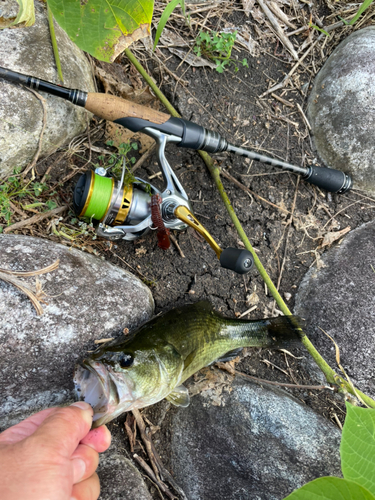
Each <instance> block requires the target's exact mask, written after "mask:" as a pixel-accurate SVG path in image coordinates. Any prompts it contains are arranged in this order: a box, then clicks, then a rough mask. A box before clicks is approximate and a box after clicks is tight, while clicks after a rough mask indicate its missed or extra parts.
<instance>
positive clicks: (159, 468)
mask: <svg viewBox="0 0 375 500" xmlns="http://www.w3.org/2000/svg"><path fill="white" fill-rule="evenodd" d="M132 413H133V416H134V418H135V420H136V422H137V426H138V429H139V431H140V433H141V437H142V440H143V442H144V444H145V446H146V450H147V453H148V456H149V459H150V462H151V465H152V469H153V473H154V476H155V480H156V481H157V484H158V485H159V487H160V488H161V485H164V483H163V482H162V479H163V480H164V479H167V481H168V482H169V483H170V485H171V486H172V487H173V488H174V489H175V490H176V491H177V492H178V493H179V494H180V496H181V498H182V499H183V500H187V498H186V495H185V493H184V491H183V490H182V488H181V487H180V486H179V485H178V484H177V483H176V481H175V480H174V478H173V477H172V476H171V474H170V473H169V472H168V471H167V469H166V468H165V467H164V465H163V464H162V462H161V460H160V458H159V456H158V453H157V451H156V449H155V446H154V443H153V441H152V438H151V436H150V435H149V429H146V426H145V423H144V421H143V418H142V415H141V413H140V412H139V410H133V411H132ZM150 470H151V469H150ZM159 474H160V476H161V479H160V477H159ZM161 489H162V488H161ZM163 491H164V490H163ZM168 491H169V490H168ZM167 494H168V493H167ZM171 498H172V497H171ZM173 498H174V497H173Z"/></svg>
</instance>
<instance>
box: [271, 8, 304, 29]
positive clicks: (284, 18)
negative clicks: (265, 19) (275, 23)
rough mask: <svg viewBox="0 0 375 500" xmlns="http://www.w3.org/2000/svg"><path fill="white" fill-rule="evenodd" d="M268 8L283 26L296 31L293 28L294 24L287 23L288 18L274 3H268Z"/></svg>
mask: <svg viewBox="0 0 375 500" xmlns="http://www.w3.org/2000/svg"><path fill="white" fill-rule="evenodd" d="M269 8H270V10H272V12H273V13H274V14H275V16H277V17H278V18H279V19H280V21H282V22H283V23H284V24H286V25H287V26H289V28H292V29H293V30H295V29H297V28H296V26H294V24H293V23H291V22H290V21H289V19H288V16H287V15H286V14H285V13H284V12H283V11H282V10H281V9H280V7H279V6H278V5H277V3H276V2H272V1H271V2H270V3H269Z"/></svg>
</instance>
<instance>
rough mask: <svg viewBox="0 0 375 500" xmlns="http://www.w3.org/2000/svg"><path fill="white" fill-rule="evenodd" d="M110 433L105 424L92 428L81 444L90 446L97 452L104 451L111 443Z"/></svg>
mask: <svg viewBox="0 0 375 500" xmlns="http://www.w3.org/2000/svg"><path fill="white" fill-rule="evenodd" d="M111 439H112V436H111V433H110V432H109V430H108V428H107V427H106V426H105V425H101V426H100V427H97V428H96V429H92V430H91V431H90V432H89V433H88V434H87V435H86V436H85V437H84V438H83V439H82V440H81V444H86V445H87V446H91V448H93V449H94V450H96V451H97V452H98V453H101V452H102V451H106V450H107V449H108V448H109V446H110V444H111Z"/></svg>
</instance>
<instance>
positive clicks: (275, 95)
mask: <svg viewBox="0 0 375 500" xmlns="http://www.w3.org/2000/svg"><path fill="white" fill-rule="evenodd" d="M271 96H272V97H273V98H274V99H277V100H278V101H280V102H282V103H283V104H284V105H285V106H289V107H290V108H294V104H292V103H291V102H288V101H286V100H285V99H283V98H282V97H279V96H278V95H277V94H274V93H273V92H272V94H271Z"/></svg>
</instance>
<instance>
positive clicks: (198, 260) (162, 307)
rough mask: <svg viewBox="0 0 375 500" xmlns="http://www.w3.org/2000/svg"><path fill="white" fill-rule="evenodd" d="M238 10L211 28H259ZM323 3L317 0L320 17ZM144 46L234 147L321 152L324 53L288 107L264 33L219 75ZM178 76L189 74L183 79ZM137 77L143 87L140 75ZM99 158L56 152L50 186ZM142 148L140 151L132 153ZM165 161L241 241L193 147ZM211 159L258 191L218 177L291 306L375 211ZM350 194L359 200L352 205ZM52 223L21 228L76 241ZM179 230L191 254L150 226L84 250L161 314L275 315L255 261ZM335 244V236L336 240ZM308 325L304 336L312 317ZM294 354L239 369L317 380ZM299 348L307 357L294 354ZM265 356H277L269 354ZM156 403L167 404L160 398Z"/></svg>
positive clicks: (328, 404) (162, 443) (174, 94)
mask: <svg viewBox="0 0 375 500" xmlns="http://www.w3.org/2000/svg"><path fill="white" fill-rule="evenodd" d="M236 5H237V4H236ZM237 7H238V8H237V9H236V8H233V9H232V10H230V9H229V12H228V11H227V12H226V14H225V17H224V18H221V19H220V18H219V17H218V16H217V15H215V14H213V15H212V17H210V19H209V20H208V21H207V23H206V28H207V29H213V30H216V29H220V28H221V27H222V26H223V24H228V25H233V26H242V25H245V24H246V23H248V24H249V26H250V28H251V30H252V32H253V31H254V26H253V24H254V23H250V21H249V18H248V17H246V16H245V14H244V12H243V11H242V10H241V8H240V6H239V5H237ZM325 10H326V8H325V7H324V6H321V8H320V15H323V14H324V12H325ZM332 22H333V21H332ZM170 24H171V26H172V27H173V29H175V30H176V31H179V32H180V34H182V36H183V35H184V33H187V34H188V35H189V29H188V28H186V26H184V25H182V24H180V21H179V18H177V21H176V19H172V21H171V23H170ZM340 37H341V35H337V36H336V38H334V37H333V39H332V40H331V41H330V42H329V44H328V45H329V49H328V50H326V53H325V55H326V56H328V54H329V52H330V51H331V50H332V49H333V48H334V46H335V45H337V43H338V42H339V40H340ZM299 41H301V39H299ZM139 47H141V46H139ZM237 50H238V51H237ZM137 54H138V55H139V56H140V59H141V60H142V62H143V64H144V66H146V67H147V70H148V72H149V74H150V75H151V76H153V78H154V79H155V80H156V82H157V83H158V85H159V86H160V87H161V90H162V91H163V92H164V93H165V95H166V96H167V97H168V99H169V100H170V102H171V103H172V104H173V105H174V106H175V108H176V109H177V110H178V111H179V113H180V114H181V115H182V116H183V117H184V118H186V119H188V120H192V121H195V122H197V123H199V124H201V125H203V126H204V127H206V128H210V129H213V130H216V131H218V132H219V133H220V134H222V135H223V136H224V137H225V138H226V139H227V140H228V141H229V142H230V143H232V144H236V145H239V146H240V145H245V147H247V148H250V149H254V150H256V151H258V152H260V153H261V154H266V155H269V156H275V157H277V158H279V159H281V160H283V161H287V162H290V163H293V164H295V165H301V164H304V165H307V164H309V163H311V162H312V161H313V160H314V159H315V158H316V153H315V152H314V151H313V150H312V142H311V137H310V135H309V131H308V128H307V125H306V122H305V120H304V118H303V117H302V114H301V112H300V111H299V109H298V107H297V103H298V104H299V105H300V107H301V108H302V109H306V100H307V96H308V91H309V89H310V88H311V84H312V81H313V77H314V74H315V73H316V72H317V71H318V70H319V67H320V66H321V65H322V64H323V63H324V59H321V60H319V59H316V60H315V66H314V71H312V70H311V66H309V64H310V63H309V64H306V66H303V65H302V68H300V69H299V71H298V72H297V76H298V78H296V79H295V80H294V81H293V82H292V84H290V85H289V86H288V87H287V88H285V89H284V91H281V92H280V91H279V92H277V95H278V96H280V97H282V99H284V100H286V101H287V102H290V106H286V105H284V104H283V103H282V102H280V101H279V100H277V99H275V98H274V97H273V96H272V95H267V96H265V97H264V98H260V95H261V94H262V93H263V92H265V91H266V90H267V89H268V88H269V87H270V86H272V85H274V84H275V83H277V82H279V81H281V80H282V78H283V77H284V75H285V74H286V73H288V72H289V71H290V69H291V67H292V66H293V64H294V62H293V61H291V60H290V57H289V56H288V54H287V52H286V51H285V49H283V47H282V46H281V44H280V43H278V42H277V40H276V38H275V37H270V38H268V41H267V44H264V46H263V48H262V51H261V53H260V54H259V55H258V56H257V57H252V56H250V55H249V53H248V52H247V51H245V50H242V49H241V48H240V47H236V52H235V56H238V60H242V58H244V57H246V58H247V60H248V65H249V68H246V67H242V66H240V67H239V69H238V71H237V72H235V71H234V67H233V66H231V67H230V68H229V69H227V70H226V71H224V73H222V74H219V73H217V72H216V71H215V70H211V69H207V68H194V67H191V66H189V65H187V64H185V63H183V64H181V60H180V59H179V58H177V57H176V56H174V55H172V54H170V53H169V52H168V51H167V50H165V49H157V51H156V55H157V56H158V57H159V59H162V60H164V61H165V62H164V64H165V65H166V67H167V70H168V71H167V70H166V69H165V66H164V65H160V64H159V62H158V60H156V59H155V58H153V57H150V55H149V54H147V53H146V52H145V51H140V52H139V53H138V52H137ZM95 64H97V66H99V67H100V68H102V69H103V70H105V71H107V72H108V73H110V74H112V75H114V77H115V76H116V74H117V75H122V77H123V78H126V80H125V81H128V82H129V83H130V84H132V85H133V86H134V85H140V84H139V81H140V78H139V77H138V76H137V73H136V71H135V70H134V68H132V67H131V65H130V64H129V61H128V60H127V59H126V57H125V56H121V57H119V58H118V60H117V61H116V62H115V63H114V64H113V65H106V64H104V63H99V62H95ZM179 79H181V80H179ZM182 81H185V82H187V83H185V84H182V83H181V82H182ZM141 85H143V86H144V83H141ZM98 90H99V91H103V90H104V89H103V85H102V82H101V81H98ZM161 109H162V108H161ZM90 140H91V144H93V145H94V146H96V147H101V148H106V149H111V147H110V146H108V145H106V143H105V141H106V137H105V136H104V124H103V123H100V120H98V119H94V120H93V124H92V127H91V133H90ZM113 151H115V149H113ZM59 155H61V152H57V153H56V154H55V155H53V156H51V157H49V158H48V159H47V160H41V161H40V162H39V163H38V165H37V168H36V172H37V180H39V179H41V178H42V176H43V174H44V173H45V172H46V171H47V169H48V167H49V166H50V165H53V164H54V163H55V162H56V160H59ZM98 156H100V155H99V153H96V152H95V151H93V152H92V154H91V158H90V157H89V151H88V149H86V150H85V152H84V153H83V154H82V153H80V155H79V157H78V155H73V156H72V155H70V157H69V158H70V159H69V161H66V158H65V159H64V158H62V159H60V162H59V161H58V162H57V163H56V164H55V165H54V167H53V169H52V170H51V172H50V178H49V180H48V181H47V183H48V184H49V185H51V186H53V185H54V183H55V182H58V181H60V180H61V179H64V178H65V177H66V176H67V175H68V174H70V173H71V172H72V166H73V165H74V166H75V168H76V167H78V168H81V169H82V170H85V169H86V168H88V166H87V162H88V160H89V159H90V160H91V162H92V163H96V162H99V163H100V161H101V160H100V159H98ZM141 156H142V155H140V154H139V153H135V157H136V160H137V159H139V158H140V157H141ZM167 158H168V159H169V161H170V164H171V165H172V167H173V169H174V171H175V173H176V175H177V177H178V178H179V179H180V181H181V183H182V185H183V186H184V188H185V190H186V192H187V193H188V196H189V198H190V201H191V204H192V207H193V210H194V213H195V215H196V217H197V218H198V220H200V222H201V223H202V224H203V225H204V226H205V227H206V229H207V230H208V231H209V233H210V234H211V235H212V236H213V237H214V239H215V240H216V241H217V242H218V243H219V244H220V245H221V246H222V247H223V248H227V247H237V248H243V244H242V242H241V240H240V238H239V236H238V234H237V232H236V230H235V228H234V226H233V224H232V222H231V220H230V218H229V216H228V214H227V211H226V209H225V207H224V205H223V202H222V200H221V198H220V194H219V192H218V190H217V188H216V186H215V184H214V181H213V179H212V178H211V176H210V173H209V172H208V170H207V168H206V167H205V165H204V163H203V161H202V159H201V158H200V156H199V155H198V153H197V152H196V151H191V150H184V149H179V148H177V147H175V146H173V145H170V146H168V150H167ZM215 160H216V162H217V165H218V166H219V167H220V168H221V169H222V170H225V171H227V172H228V173H229V174H230V175H231V176H232V177H234V178H235V179H236V180H237V181H239V182H240V183H241V184H242V185H243V186H245V187H247V188H249V189H250V190H251V192H252V194H249V193H248V192H245V191H243V190H242V189H240V188H239V187H238V185H236V184H234V183H233V182H231V181H229V180H227V178H226V177H224V176H223V177H222V180H223V184H224V187H225V190H226V192H227V194H228V196H229V199H230V200H231V202H232V205H233V207H234V209H235V212H236V214H237V216H238V218H239V220H240V222H241V224H242V227H243V229H244V231H245V233H246V234H247V236H248V238H249V240H250V242H251V244H252V245H253V247H254V250H255V252H256V253H257V255H258V257H259V258H260V260H261V262H262V264H263V265H264V267H265V268H266V270H267V272H268V273H269V275H270V277H271V279H272V281H273V282H274V283H278V282H279V290H280V293H281V295H282V296H283V297H284V298H285V299H286V301H287V304H288V306H289V308H290V309H291V310H293V305H294V297H295V294H296V292H297V289H298V285H299V283H300V281H301V279H302V278H303V276H304V275H305V273H306V272H307V271H308V270H309V268H310V267H311V266H317V265H319V263H320V255H321V254H322V253H324V252H325V251H327V250H328V248H329V247H328V246H326V247H324V248H322V247H321V244H322V241H323V237H324V235H325V234H327V233H328V232H332V231H339V230H342V229H344V228H346V227H347V226H350V228H351V229H354V228H356V227H358V226H359V225H361V224H363V223H365V222H368V221H369V220H371V219H372V218H373V216H374V209H373V208H369V207H368V201H367V200H366V199H363V200H361V197H360V195H359V194H358V193H356V192H354V191H352V192H349V193H347V194H344V195H336V194H330V193H326V192H323V191H321V190H319V189H317V188H315V187H314V186H312V185H310V184H308V183H306V182H304V181H303V180H302V179H299V178H298V176H296V175H294V174H290V173H287V172H284V171H281V170H277V169H275V168H273V167H270V166H267V165H264V164H260V163H258V162H252V161H250V160H247V159H244V158H243V157H239V156H234V155H230V154H226V153H222V154H219V155H216V156H215ZM82 167H84V168H82ZM159 171H160V168H159V166H158V164H157V160H156V156H155V154H153V156H151V157H150V158H148V159H147V160H146V161H145V162H144V163H143V165H142V166H141V167H140V168H139V169H137V171H136V174H135V175H136V176H137V177H140V178H142V179H145V180H146V181H148V180H149V179H150V178H151V179H152V180H151V181H150V182H152V183H154V184H155V185H157V186H158V187H159V188H160V187H162V181H161V177H160V176H156V177H153V176H154V175H155V174H157V173H158V172H159ZM79 175H80V174H77V175H75V176H74V177H72V179H70V180H69V181H67V182H65V183H64V184H63V185H62V186H58V187H57V195H56V196H58V197H59V199H60V200H63V201H68V202H69V203H71V200H72V191H73V189H74V186H75V183H76V182H77V180H78V178H79ZM354 202H356V203H355V204H353V203H354ZM291 214H293V216H291ZM69 218H70V219H71V218H72V216H71V215H69V216H68V217H66V218H65V219H64V220H63V222H65V221H67V222H69ZM15 220H16V219H15ZM46 226H47V224H45V226H43V225H42V224H41V225H39V226H37V227H33V228H31V229H25V230H23V231H22V232H25V233H27V234H34V235H36V236H37V235H38V236H42V237H50V238H52V239H55V240H56V241H61V242H64V243H65V244H68V245H69V244H72V242H71V241H69V242H68V241H66V240H63V239H61V238H59V237H57V236H53V235H52V236H49V232H50V231H47V230H46ZM173 235H174V236H175V238H176V240H177V242H178V245H179V246H180V248H181V250H182V252H183V254H184V257H182V256H181V254H180V252H179V250H178V249H177V247H176V246H175V245H174V244H172V245H171V247H170V248H169V249H168V250H166V251H164V250H162V249H160V248H159V247H158V244H157V237H156V234H155V232H150V233H148V234H146V235H144V236H142V237H141V238H139V239H138V240H135V241H134V242H117V243H108V242H105V241H98V240H96V241H91V242H89V243H87V242H86V243H85V247H86V249H88V250H89V251H93V249H94V250H96V251H98V252H99V254H100V255H102V256H104V258H106V259H108V260H109V261H111V262H113V263H114V264H116V265H118V266H120V267H124V268H126V269H128V270H130V271H132V272H134V273H135V274H138V275H139V277H140V278H141V279H142V280H144V281H145V282H146V283H147V284H148V285H149V286H150V288H151V290H152V293H153V297H154V300H155V313H160V312H164V311H167V310H169V309H171V308H173V307H176V306H180V305H182V304H187V303H191V302H195V301H199V300H209V301H210V302H211V303H212V305H213V306H214V308H215V309H217V310H218V311H221V312H222V313H223V314H225V315H227V316H229V317H238V316H239V315H240V314H242V313H244V312H245V311H247V310H249V309H250V308H252V307H253V306H256V307H253V310H252V311H251V312H250V313H248V314H246V315H245V316H243V317H245V318H249V319H258V318H262V317H270V316H274V315H277V314H278V309H277V306H275V302H274V300H273V298H272V296H271V295H270V293H269V292H268V291H267V290H266V288H265V285H264V282H263V280H262V278H261V277H260V275H259V273H258V271H257V270H256V269H255V267H254V268H253V269H252V270H251V271H250V272H249V274H247V275H244V276H240V275H236V274H235V273H233V272H232V271H229V270H225V269H223V268H221V267H220V264H219V262H218V260H217V258H216V256H215V253H214V252H213V250H212V249H211V248H210V246H209V245H208V244H207V243H206V241H205V240H203V238H202V237H200V236H199V235H197V233H195V232H194V230H192V229H188V230H184V231H181V232H177V231H175V232H174V233H173ZM336 244H339V243H338V242H335V243H333V245H336ZM306 331H307V333H308V325H307V330H306ZM291 352H292V353H293V354H294V355H295V356H297V357H292V356H291V355H289V354H286V353H284V352H280V351H276V352H275V351H270V350H259V349H250V350H247V354H248V355H247V356H246V357H244V356H243V357H241V358H240V360H239V362H238V363H237V364H236V369H237V370H239V371H242V372H244V373H247V374H250V375H255V376H256V377H259V378H261V379H266V380H271V381H278V382H281V383H298V384H304V385H308V384H312V385H315V384H316V379H314V378H311V375H309V371H308V369H307V368H306V363H305V357H306V356H308V354H307V353H306V351H304V350H303V349H302V348H301V349H291ZM301 356H302V359H299V358H300V357H301ZM265 360H266V361H269V362H271V363H272V364H270V363H268V364H267V363H265V362H264V361H265ZM286 390H287V391H290V392H292V393H293V394H294V396H295V397H297V398H299V399H300V400H301V401H302V402H303V403H305V404H307V405H308V406H310V407H312V408H313V409H314V410H316V411H317V412H319V413H320V414H322V415H324V416H325V417H326V418H327V419H330V420H331V421H332V422H333V423H334V424H335V425H338V421H341V422H342V421H343V418H344V408H345V406H344V404H343V402H342V401H341V400H340V399H337V397H335V396H332V393H331V392H330V391H324V390H292V389H286ZM159 405H161V406H160V407H161V408H164V406H163V405H165V402H161V403H159ZM173 411H175V409H174V408H171V409H170V410H169V412H167V416H166V418H165V420H164V421H163V423H161V422H159V424H161V426H162V428H161V431H160V432H159V434H158V435H157V436H156V440H157V449H158V452H159V453H160V455H161V456H162V457H163V458H165V459H166V460H167V457H168V453H167V450H166V448H167V443H168V438H167V435H168V418H169V417H168V414H170V412H173ZM153 412H154V410H153V409H152V408H151V409H148V410H147V412H145V414H146V415H148V416H149V418H150V420H151V421H153ZM155 415H156V414H155ZM155 418H156V417H155ZM124 420H125V417H122V418H120V419H119V420H118V421H115V422H114V423H112V424H109V426H110V428H111V431H113V432H114V433H120V432H123V431H122V429H123V427H122V423H123V421H124ZM153 423H156V422H154V421H153ZM120 429H121V431H120ZM126 446H128V444H126ZM166 465H168V463H166ZM155 498H156V496H155Z"/></svg>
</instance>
